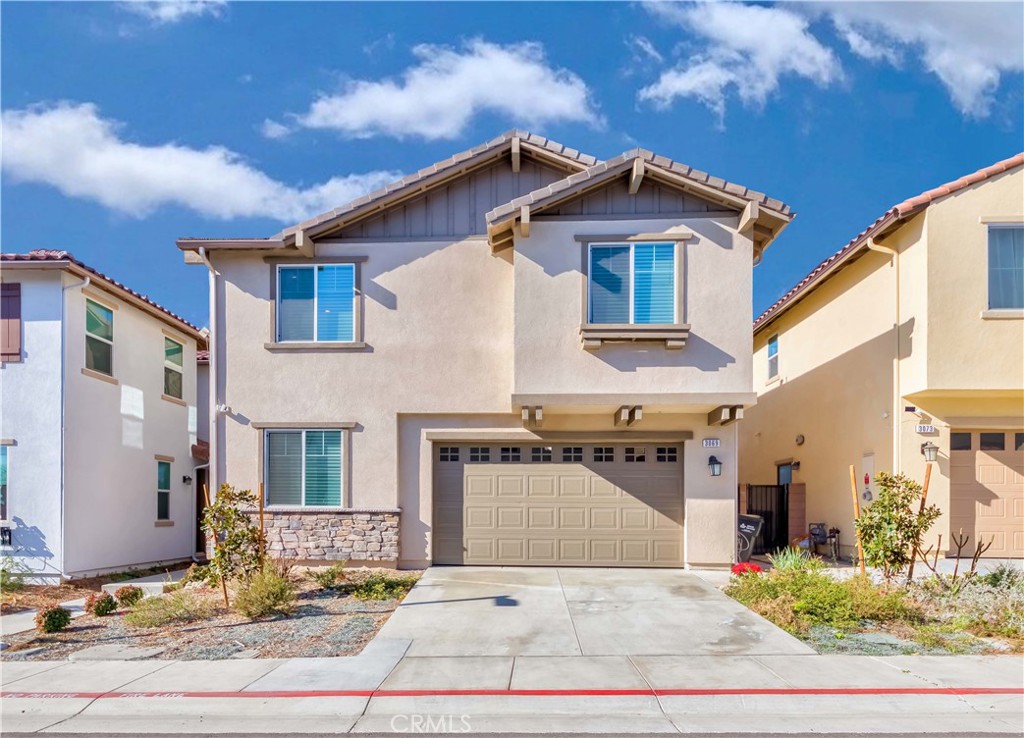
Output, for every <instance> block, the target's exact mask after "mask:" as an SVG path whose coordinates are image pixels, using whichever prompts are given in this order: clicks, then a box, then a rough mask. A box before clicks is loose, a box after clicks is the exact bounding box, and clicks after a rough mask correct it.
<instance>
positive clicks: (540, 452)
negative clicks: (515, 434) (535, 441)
mask: <svg viewBox="0 0 1024 738" xmlns="http://www.w3.org/2000/svg"><path fill="white" fill-rule="evenodd" d="M530 461H532V462H534V463H543V462H545V461H551V447H550V446H534V447H533V448H532V449H530Z"/></svg>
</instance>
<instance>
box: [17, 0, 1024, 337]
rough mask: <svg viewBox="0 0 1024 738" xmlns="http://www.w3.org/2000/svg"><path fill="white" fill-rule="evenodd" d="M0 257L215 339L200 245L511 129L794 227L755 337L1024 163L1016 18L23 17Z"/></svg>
mask: <svg viewBox="0 0 1024 738" xmlns="http://www.w3.org/2000/svg"><path fill="white" fill-rule="evenodd" d="M0 13H2V30H0V34H2V37H0V44H2V52H0V53H2V59H0V61H2V70H0V83H2V88H0V89H2V99H0V106H2V109H3V135H4V142H3V143H4V147H3V187H2V198H0V205H2V225H0V237H2V248H3V249H4V250H5V251H27V250H29V249H32V248H58V249H67V250H69V251H71V252H73V253H74V254H75V255H76V256H78V257H79V258H80V259H82V260H83V261H85V262H86V263H88V264H90V265H92V266H94V267H96V268H98V269H100V270H102V271H104V272H106V273H108V274H110V275H112V276H115V277H116V278H118V279H120V280H122V281H124V282H125V283H127V284H129V285H130V286H132V287H134V288H135V289H137V290H139V291H140V292H143V293H145V294H147V295H149V296H150V297H152V298H153V299H155V300H157V301H158V302H160V303H162V304H163V305H165V306H167V307H169V308H170V309H172V310H175V311H177V312H179V313H181V314H182V315H184V316H185V317H186V318H188V319H190V320H192V321H194V322H196V323H198V324H200V325H204V324H205V323H206V322H207V298H206V278H205V272H204V271H203V270H201V269H199V268H196V267H186V266H185V265H184V264H183V263H182V258H181V254H180V252H178V250H177V249H176V248H175V245H174V242H175V239H176V238H178V237H181V236H267V235H271V234H273V233H275V232H277V231H278V230H280V229H281V228H282V227H283V226H286V225H290V224H291V223H293V222H297V221H298V220H299V219H301V218H302V217H304V216H307V215H311V214H313V213H315V212H319V211H321V210H325V209H328V208H330V207H334V206H337V205H340V204H342V203H344V202H345V201H347V200H348V199H351V198H353V197H356V196H358V195H359V194H361V193H362V192H363V191H365V190H367V189H372V188H374V187H376V186H378V185H380V184H381V183H383V182H385V181H388V180H390V179H391V178H393V177H395V176H398V175H400V174H401V173H405V172H411V171H414V170H416V169H419V168H421V167H423V166H426V165H429V164H430V163H432V162H434V161H437V160H439V159H442V158H445V157H446V156H448V155H450V154H451V153H454V152H455V151H461V150H463V149H466V148H468V147H470V146H473V145H475V144H477V143H480V142H482V141H485V140H487V139H489V138H491V137H493V136H495V135H497V134H498V133H501V132H503V131H505V130H507V129H510V128H513V127H521V128H526V129H528V130H532V131H535V132H537V133H541V134H543V135H546V136H548V137H550V138H553V139H555V140H557V141H560V142H561V143H564V144H566V145H569V146H572V147H574V148H577V149H580V150H582V151H586V152H588V153H590V154H593V155H595V156H598V157H601V158H604V157H608V156H613V155H615V154H617V153H620V152H621V151H623V150H625V149H628V148H632V147H634V146H638V145H639V146H642V147H644V148H648V149H652V150H654V151H656V152H658V153H660V154H664V155H666V156H669V157H671V158H673V159H676V160H678V161H682V162H685V163H687V164H690V165H691V166H694V167H697V168H699V169H703V170H706V171H709V172H711V173H712V174H715V175H717V176H720V177H724V178H726V179H729V180H733V181H736V182H740V183H742V184H744V185H747V186H748V187H751V188H754V189H759V190H761V191H764V192H766V193H768V194H769V195H771V196H773V197H777V198H780V199H782V200H784V201H786V202H787V203H789V204H790V205H791V206H792V207H793V208H794V209H795V210H796V211H797V212H798V214H799V215H798V217H797V219H796V220H795V221H794V223H793V224H792V225H791V226H790V228H789V229H788V230H787V231H786V232H785V233H784V234H783V235H782V236H781V238H780V239H779V240H778V241H777V242H776V243H775V244H773V246H772V247H771V248H770V249H769V251H768V253H767V255H766V258H765V260H764V262H763V263H762V264H761V265H760V266H758V267H757V269H756V270H755V288H754V308H755V312H760V311H761V310H762V309H764V308H765V307H767V306H768V305H769V304H771V303H772V302H773V301H774V300H775V299H776V298H777V297H778V296H779V295H781V294H782V293H783V292H785V291H786V290H787V289H788V288H789V287H790V286H792V284H793V283H795V282H796V281H797V280H799V279H800V278H801V277H802V276H803V275H804V274H806V273H807V272H808V271H809V270H810V269H811V268H812V267H813V266H814V265H815V264H817V263H818V262H819V261H820V260H821V259H823V258H824V257H825V256H827V255H828V254H830V253H832V252H834V251H836V250H837V249H839V248H840V247H841V246H842V245H843V244H844V243H845V242H846V241H847V240H849V239H850V238H851V237H852V236H853V235H855V234H856V233H857V232H858V231H860V230H861V229H862V228H864V227H865V226H866V225H867V224H868V223H869V222H871V221H872V220H873V219H874V218H875V217H877V216H878V215H880V214H881V213H882V212H884V211H885V210H886V209H887V208H888V207H889V206H890V205H892V204H894V203H895V202H898V201H901V200H903V199H905V198H906V197H909V196H911V195H914V194H917V193H919V192H921V191H923V190H925V189H928V188H930V187H933V186H935V185H938V184H941V183H943V182H945V181H948V180H951V179H954V178H956V177H959V176H960V175H962V174H965V173H967V172H971V171H974V170H975V169H978V168H980V167H982V166H985V165H988V164H990V163H992V162H994V161H997V160H999V159H1003V158H1006V157H1008V156H1011V155H1013V154H1014V153H1017V152H1018V151H1021V150H1022V149H1024V140H1022V139H1024V132H1022V107H1024V82H1022V75H1021V72H1022V66H1024V38H1022V36H1024V6H1022V5H1021V4H1020V3H1002V4H980V3H966V4H959V3H942V4H935V5H933V4H925V3H856V4H851V3H827V2H826V3H813V4H811V3H807V4H796V3H789V4H784V5H768V4H763V5H744V4H739V3H736V4H696V5H695V4H668V3H659V4H643V3H639V4H636V3H600V4H591V3H564V4H563V3H537V4H529V3H519V4H505V3H486V4H475V3H453V4H427V3H403V4H371V3H359V4H342V3H326V2H323V3H281V4H278V3H231V4H224V3H220V2H152V3H103V4H98V3H52V4H48V3H11V2H5V3H3V5H2V7H0Z"/></svg>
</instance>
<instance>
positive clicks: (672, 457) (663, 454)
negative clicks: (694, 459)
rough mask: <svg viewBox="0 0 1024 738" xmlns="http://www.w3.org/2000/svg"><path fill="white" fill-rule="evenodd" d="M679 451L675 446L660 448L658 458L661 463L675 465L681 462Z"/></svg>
mask: <svg viewBox="0 0 1024 738" xmlns="http://www.w3.org/2000/svg"><path fill="white" fill-rule="evenodd" d="M678 454H679V451H678V450H677V449H676V447H675V446H658V454H657V458H658V461H659V462H663V463H675V462H676V461H678V460H679V457H678Z"/></svg>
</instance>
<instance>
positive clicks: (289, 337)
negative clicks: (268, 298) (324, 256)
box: [277, 267, 314, 341]
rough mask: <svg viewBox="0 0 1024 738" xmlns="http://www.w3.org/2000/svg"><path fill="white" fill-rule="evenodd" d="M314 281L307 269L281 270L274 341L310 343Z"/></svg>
mask: <svg viewBox="0 0 1024 738" xmlns="http://www.w3.org/2000/svg"><path fill="white" fill-rule="evenodd" d="M313 279H314V272H313V270H312V269H310V268H309V267H288V268H285V267H282V268H281V269H280V271H279V272H278V284H277V288H278V289H277V340H279V341H312V340H313Z"/></svg>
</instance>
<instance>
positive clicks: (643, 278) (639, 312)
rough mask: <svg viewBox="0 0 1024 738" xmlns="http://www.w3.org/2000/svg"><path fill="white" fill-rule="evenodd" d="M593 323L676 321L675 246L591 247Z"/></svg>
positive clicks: (589, 309) (643, 244)
mask: <svg viewBox="0 0 1024 738" xmlns="http://www.w3.org/2000/svg"><path fill="white" fill-rule="evenodd" d="M589 274H590V284H589V289H588V311H589V322H590V323H597V324H601V323H605V324H607V323H616V324H620V323H621V324H636V325H641V324H670V323H675V322H676V246H675V244H674V243H632V244H615V245H593V246H591V247H590V265H589Z"/></svg>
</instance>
